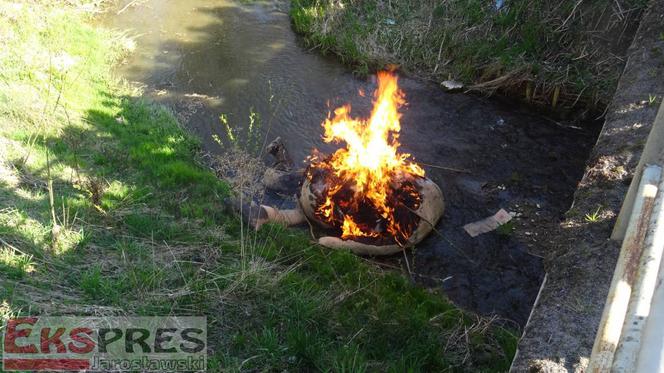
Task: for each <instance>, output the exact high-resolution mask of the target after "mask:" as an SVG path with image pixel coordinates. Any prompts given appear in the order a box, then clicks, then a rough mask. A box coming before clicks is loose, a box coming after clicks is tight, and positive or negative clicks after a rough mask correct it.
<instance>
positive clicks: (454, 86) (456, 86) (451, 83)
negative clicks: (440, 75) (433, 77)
mask: <svg viewBox="0 0 664 373" xmlns="http://www.w3.org/2000/svg"><path fill="white" fill-rule="evenodd" d="M440 85H442V86H443V88H445V89H446V90H448V91H457V90H460V89H462V88H463V83H461V82H457V81H456V80H444V81H443V82H441V83H440Z"/></svg>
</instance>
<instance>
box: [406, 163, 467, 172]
mask: <svg viewBox="0 0 664 373" xmlns="http://www.w3.org/2000/svg"><path fill="white" fill-rule="evenodd" d="M417 163H419V164H421V165H422V166H426V167H431V168H437V169H440V170H446V171H454V172H463V173H466V174H469V173H471V172H470V171H469V170H464V169H461V168H452V167H443V166H437V165H435V164H428V163H422V162H417Z"/></svg>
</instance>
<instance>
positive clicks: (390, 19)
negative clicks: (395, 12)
mask: <svg viewBox="0 0 664 373" xmlns="http://www.w3.org/2000/svg"><path fill="white" fill-rule="evenodd" d="M385 24H386V25H390V26H394V25H396V24H397V21H395V20H393V19H392V18H388V19H386V20H385Z"/></svg>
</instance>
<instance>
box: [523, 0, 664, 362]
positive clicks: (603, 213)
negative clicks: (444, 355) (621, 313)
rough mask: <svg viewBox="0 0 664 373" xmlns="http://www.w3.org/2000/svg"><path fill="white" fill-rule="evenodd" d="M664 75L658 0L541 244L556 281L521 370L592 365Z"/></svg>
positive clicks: (526, 343) (663, 21) (531, 328)
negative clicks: (619, 225)
mask: <svg viewBox="0 0 664 373" xmlns="http://www.w3.org/2000/svg"><path fill="white" fill-rule="evenodd" d="M662 77H664V1H661V0H656V1H652V2H651V5H650V8H649V9H648V11H647V12H646V13H645V14H644V17H643V19H642V22H641V25H640V27H639V30H638V32H637V34H636V37H635V39H634V41H633V43H632V45H631V47H630V49H629V51H628V60H627V63H626V66H625V70H624V72H623V75H622V77H621V79H620V83H619V86H618V89H617V91H616V93H615V96H614V99H613V102H612V104H611V105H610V107H609V108H608V110H607V114H606V122H605V124H604V127H603V129H602V132H601V134H600V136H599V139H598V141H597V144H596V145H595V148H594V150H593V152H592V154H591V157H590V159H589V161H588V164H587V168H586V172H585V174H584V176H583V179H582V180H581V182H580V184H579V187H578V189H577V191H576V193H575V196H574V204H573V207H572V208H571V209H570V210H569V212H568V213H567V218H566V220H565V221H564V222H563V223H562V224H560V225H556V226H555V227H551V229H550V231H549V237H550V238H549V240H548V243H547V244H542V245H540V246H539V250H541V253H540V254H541V255H542V256H544V257H545V267H546V270H547V272H548V281H547V283H546V285H545V287H544V289H543V291H542V293H541V297H540V300H539V302H538V305H537V306H536V308H535V310H534V312H533V315H532V316H531V320H530V323H529V324H528V326H527V328H526V330H525V334H524V337H523V338H522V340H521V342H520V344H519V353H518V356H517V357H516V359H515V361H514V364H513V367H512V370H513V371H514V372H527V371H529V372H566V371H575V372H582V371H584V369H585V367H586V366H587V364H588V359H589V357H590V352H591V350H592V344H593V341H594V337H595V334H596V330H597V326H598V324H599V320H600V317H601V313H602V309H603V306H604V302H605V299H606V295H607V293H608V288H609V284H610V280H611V276H612V274H613V270H614V267H615V262H616V259H617V257H618V252H619V249H620V243H619V242H615V241H611V240H610V239H609V237H610V235H611V231H612V229H613V226H614V224H615V220H616V217H617V215H618V213H619V211H620V208H621V205H622V201H623V198H624V196H625V193H626V192H627V189H628V188H629V185H630V182H631V180H632V178H633V176H634V172H635V170H636V166H637V164H638V161H639V158H640V155H641V152H642V150H643V146H644V144H645V141H646V138H647V136H648V133H649V131H650V128H651V126H652V124H653V121H654V119H655V116H656V114H657V110H658V108H659V107H660V104H661V102H662V96H663V95H664V79H663V78H662ZM655 96H656V98H655V99H653V98H654V97H655ZM596 211H598V212H597V214H596V215H595V216H594V217H591V218H587V217H586V214H589V215H593V214H594V213H595V212H596Z"/></svg>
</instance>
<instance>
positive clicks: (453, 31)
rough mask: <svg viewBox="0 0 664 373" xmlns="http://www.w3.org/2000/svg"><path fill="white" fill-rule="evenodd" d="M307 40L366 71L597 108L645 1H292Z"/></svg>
mask: <svg viewBox="0 0 664 373" xmlns="http://www.w3.org/2000/svg"><path fill="white" fill-rule="evenodd" d="M291 5H292V6H291V12H290V14H291V19H292V22H293V27H294V29H295V31H296V32H298V33H301V34H303V35H304V37H305V41H306V42H307V43H308V44H309V45H311V46H316V47H319V48H321V49H322V50H324V51H329V52H332V53H334V54H336V55H338V56H339V57H341V59H342V60H344V61H345V62H347V63H350V64H352V65H355V66H356V68H357V69H358V71H360V72H367V71H369V70H372V69H374V68H380V67H382V66H384V65H386V64H397V65H400V66H401V67H402V68H403V69H404V70H406V71H409V72H411V73H413V74H415V75H419V76H421V77H424V78H426V79H431V80H433V81H436V82H441V81H443V80H446V79H454V80H458V81H461V82H463V83H464V84H465V85H466V88H468V89H470V90H475V91H480V92H485V93H486V92H489V93H490V92H494V91H499V92H500V93H503V94H506V95H508V96H511V97H516V98H518V99H521V100H523V101H526V102H528V103H530V104H533V105H537V106H541V107H545V108H548V109H553V110H556V111H564V112H565V111H567V112H569V111H571V110H575V111H579V110H584V109H589V110H590V111H592V112H601V111H602V110H603V108H604V107H605V106H606V105H607V104H608V102H609V101H610V99H611V97H612V95H613V91H614V90H615V86H616V84H617V81H618V77H619V75H620V73H621V71H622V67H623V65H624V60H623V58H622V57H623V56H624V55H625V50H626V48H627V47H628V46H629V44H630V42H631V38H632V36H633V34H634V32H635V30H636V27H637V26H638V19H639V17H640V14H641V11H642V10H643V8H644V7H645V6H646V5H647V0H620V1H602V0H593V1H585V2H582V1H577V0H562V1H554V2H549V1H535V0H505V1H495V2H494V1H483V0H464V1H431V0H427V1H377V0H348V1H332V0H294V1H292V2H291Z"/></svg>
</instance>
